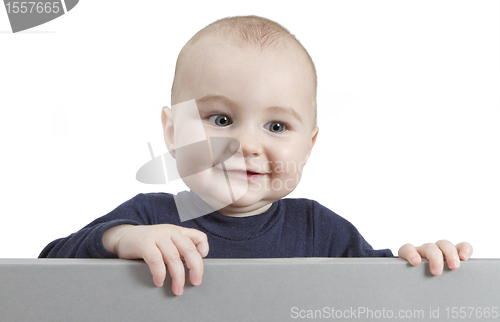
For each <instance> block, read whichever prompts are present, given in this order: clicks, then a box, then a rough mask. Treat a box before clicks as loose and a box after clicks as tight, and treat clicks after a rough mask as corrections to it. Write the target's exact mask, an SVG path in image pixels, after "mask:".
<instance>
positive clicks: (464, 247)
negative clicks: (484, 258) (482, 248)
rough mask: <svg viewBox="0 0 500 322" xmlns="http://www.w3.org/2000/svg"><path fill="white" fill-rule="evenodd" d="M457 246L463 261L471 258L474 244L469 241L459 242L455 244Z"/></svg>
mask: <svg viewBox="0 0 500 322" xmlns="http://www.w3.org/2000/svg"><path fill="white" fill-rule="evenodd" d="M455 247H456V248H457V251H458V255H459V257H460V259H461V260H463V261H466V260H468V259H469V258H470V256H471V255H472V251H473V250H472V245H471V244H469V243H466V242H464V243H460V244H457V245H456V246H455Z"/></svg>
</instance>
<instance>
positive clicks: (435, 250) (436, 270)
mask: <svg viewBox="0 0 500 322" xmlns="http://www.w3.org/2000/svg"><path fill="white" fill-rule="evenodd" d="M417 251H418V253H419V254H420V255H421V256H422V257H424V258H427V260H429V269H430V271H431V274H432V275H436V276H438V275H441V273H442V272H443V265H444V261H443V253H442V252H441V249H439V247H438V246H437V245H436V244H430V243H429V244H423V245H422V246H420V247H417Z"/></svg>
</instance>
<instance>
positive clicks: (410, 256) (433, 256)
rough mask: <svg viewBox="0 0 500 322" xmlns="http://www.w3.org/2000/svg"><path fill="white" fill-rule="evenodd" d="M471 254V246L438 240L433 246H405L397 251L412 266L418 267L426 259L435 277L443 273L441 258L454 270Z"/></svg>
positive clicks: (429, 244)
mask: <svg viewBox="0 0 500 322" xmlns="http://www.w3.org/2000/svg"><path fill="white" fill-rule="evenodd" d="M471 254H472V246H471V244H469V243H460V244H457V245H455V246H454V245H453V244H452V243H451V242H449V241H447V240H440V241H438V242H436V243H435V244H431V243H428V244H423V245H422V246H420V247H415V246H413V245H412V244H405V245H403V246H402V247H401V248H400V249H399V251H398V255H399V257H401V258H404V259H406V260H407V261H408V262H410V264H411V265H413V266H417V265H419V264H420V263H421V261H422V258H427V259H428V260H429V268H430V271H431V274H432V275H436V276H437V275H441V273H442V272H443V266H444V262H443V256H444V257H445V258H446V263H447V264H448V267H449V268H450V269H452V270H455V269H457V268H459V267H460V260H464V261H465V260H468V259H469V257H470V255H471Z"/></svg>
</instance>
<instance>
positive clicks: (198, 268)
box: [172, 233, 203, 285]
mask: <svg viewBox="0 0 500 322" xmlns="http://www.w3.org/2000/svg"><path fill="white" fill-rule="evenodd" d="M172 241H173V242H174V244H175V246H176V247H177V249H178V251H179V253H180V254H181V256H182V257H183V258H184V260H185V262H186V266H187V267H188V268H189V280H190V281H191V284H193V285H200V283H201V279H202V276H203V260H202V258H201V254H200V253H199V252H198V249H197V248H196V246H195V245H194V244H193V241H192V240H191V239H190V238H189V237H187V236H185V235H183V234H181V233H179V234H173V235H172Z"/></svg>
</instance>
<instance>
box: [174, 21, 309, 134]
mask: <svg viewBox="0 0 500 322" xmlns="http://www.w3.org/2000/svg"><path fill="white" fill-rule="evenodd" d="M207 35H212V36H215V37H218V38H222V39H224V40H227V41H230V42H231V43H233V44H235V45H237V46H240V47H245V46H254V47H257V48H260V49H272V50H276V51H278V52H285V51H286V50H287V49H290V47H291V44H293V43H295V44H297V45H298V47H299V48H301V49H302V50H303V52H304V53H305V55H306V57H307V59H308V61H309V63H310V66H311V70H312V73H313V79H314V84H313V88H314V92H313V98H312V100H313V101H312V108H313V111H314V114H313V120H314V124H316V115H317V112H316V111H317V106H316V105H317V104H316V93H317V87H318V86H317V75H316V68H315V66H314V63H313V61H312V59H311V56H309V53H308V52H307V50H306V49H305V48H304V46H302V44H301V43H300V42H299V40H298V39H297V38H296V37H295V36H294V35H293V34H291V33H290V31H288V29H286V28H285V27H283V26H281V25H280V24H278V23H277V22H274V21H272V20H269V19H267V18H263V17H259V16H253V15H252V16H235V17H227V18H222V19H219V20H217V21H215V22H213V23H211V24H209V25H208V26H206V27H205V28H203V29H201V30H200V31H198V32H197V33H196V34H195V35H194V36H193V37H192V38H191V39H190V40H189V41H188V42H187V43H186V45H184V47H183V48H182V50H181V51H180V53H179V56H178V58H177V63H176V65H175V75H174V81H173V83H172V91H171V101H172V105H173V104H175V103H179V102H175V101H174V97H175V96H177V94H178V92H179V90H180V89H179V85H178V83H180V76H179V75H180V74H181V73H180V72H179V70H181V69H182V66H183V65H184V63H185V61H186V59H187V57H188V53H189V52H190V50H191V48H192V47H193V46H194V44H196V43H197V42H198V41H199V40H200V39H201V38H203V37H205V36H207ZM174 102H175V103H174Z"/></svg>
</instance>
